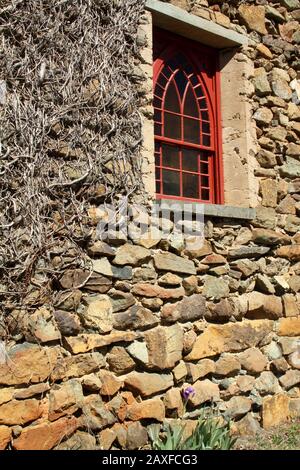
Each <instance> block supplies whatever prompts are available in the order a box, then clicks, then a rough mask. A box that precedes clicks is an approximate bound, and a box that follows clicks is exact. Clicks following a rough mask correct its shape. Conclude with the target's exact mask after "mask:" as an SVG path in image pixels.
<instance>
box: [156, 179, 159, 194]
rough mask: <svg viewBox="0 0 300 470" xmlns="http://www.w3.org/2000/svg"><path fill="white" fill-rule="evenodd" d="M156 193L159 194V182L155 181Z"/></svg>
mask: <svg viewBox="0 0 300 470" xmlns="http://www.w3.org/2000/svg"><path fill="white" fill-rule="evenodd" d="M156 192H157V194H160V181H156Z"/></svg>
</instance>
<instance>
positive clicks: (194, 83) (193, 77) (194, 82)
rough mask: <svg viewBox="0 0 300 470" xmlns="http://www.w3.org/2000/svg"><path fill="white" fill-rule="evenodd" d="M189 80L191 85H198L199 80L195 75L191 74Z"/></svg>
mask: <svg viewBox="0 0 300 470" xmlns="http://www.w3.org/2000/svg"><path fill="white" fill-rule="evenodd" d="M190 81H191V84H192V85H193V86H197V85H199V80H198V78H197V76H196V75H193V76H192V77H191V78H190Z"/></svg>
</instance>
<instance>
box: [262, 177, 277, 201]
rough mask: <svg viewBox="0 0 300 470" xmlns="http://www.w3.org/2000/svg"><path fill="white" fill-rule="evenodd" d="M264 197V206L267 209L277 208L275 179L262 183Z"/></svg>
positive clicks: (265, 180) (264, 180)
mask: <svg viewBox="0 0 300 470" xmlns="http://www.w3.org/2000/svg"><path fill="white" fill-rule="evenodd" d="M260 191H261V195H262V205H263V206H267V207H276V206H277V181H276V180H273V179H269V178H268V179H263V180H261V182H260Z"/></svg>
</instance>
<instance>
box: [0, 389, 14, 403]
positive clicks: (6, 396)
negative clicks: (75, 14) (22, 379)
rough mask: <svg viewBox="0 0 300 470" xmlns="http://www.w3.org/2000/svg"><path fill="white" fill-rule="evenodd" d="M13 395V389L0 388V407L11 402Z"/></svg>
mask: <svg viewBox="0 0 300 470" xmlns="http://www.w3.org/2000/svg"><path fill="white" fill-rule="evenodd" d="M14 394H15V389H14V388H0V405H2V404H3V403H7V402H8V401H10V400H12V398H13V397H14Z"/></svg>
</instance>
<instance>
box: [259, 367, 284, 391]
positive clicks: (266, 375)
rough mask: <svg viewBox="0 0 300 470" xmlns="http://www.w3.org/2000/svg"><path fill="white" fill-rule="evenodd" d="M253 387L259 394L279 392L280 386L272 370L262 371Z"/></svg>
mask: <svg viewBox="0 0 300 470" xmlns="http://www.w3.org/2000/svg"><path fill="white" fill-rule="evenodd" d="M255 388H256V390H257V391H258V392H259V394H260V395H273V394H276V393H280V392H281V391H282V388H281V387H280V385H279V382H278V379H277V378H276V377H275V375H274V374H273V372H270V371H264V372H262V373H261V374H260V376H259V377H258V378H257V379H256V381H255Z"/></svg>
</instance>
